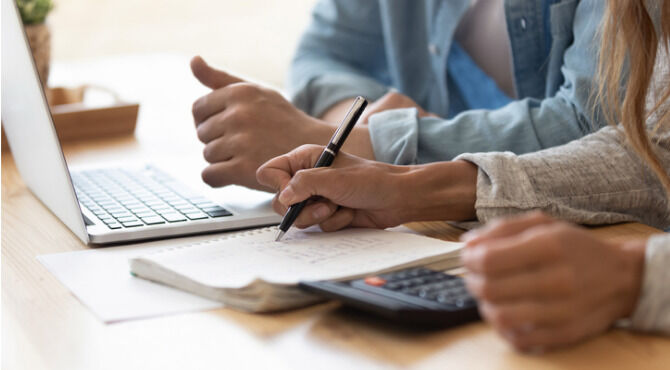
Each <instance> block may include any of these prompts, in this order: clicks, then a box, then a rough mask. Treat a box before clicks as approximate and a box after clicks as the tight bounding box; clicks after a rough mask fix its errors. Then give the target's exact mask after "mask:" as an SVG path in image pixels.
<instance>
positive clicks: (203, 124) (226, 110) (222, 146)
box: [191, 57, 372, 190]
mask: <svg viewBox="0 0 670 370" xmlns="http://www.w3.org/2000/svg"><path fill="white" fill-rule="evenodd" d="M191 70H192V71H193V74H194V75H195V77H196V78H197V79H198V80H199V81H200V82H201V83H202V84H204V85H205V86H207V87H209V88H211V89H212V90H213V91H212V92H211V93H209V94H207V95H205V96H203V97H201V98H199V99H198V100H196V101H195V102H194V103H193V118H194V120H195V125H196V128H197V134H198V138H199V139H200V141H202V142H203V143H204V144H205V148H204V150H203V155H204V157H205V160H207V162H209V163H210V165H209V166H208V167H207V168H205V170H204V171H203V172H202V178H203V180H204V181H205V182H206V183H207V184H209V185H210V186H213V187H219V186H225V185H229V184H238V185H244V186H247V187H250V188H255V189H261V190H270V189H269V188H267V187H263V186H261V185H260V184H259V183H258V182H257V181H256V170H257V169H258V167H259V166H260V165H261V164H263V163H264V162H265V161H267V160H269V159H270V158H273V157H276V156H278V155H281V154H284V153H287V152H289V151H291V150H292V149H294V148H296V147H297V146H299V145H302V144H306V143H318V144H326V143H327V142H328V139H329V138H330V137H331V135H332V134H333V128H332V126H330V125H328V124H326V123H324V122H323V121H320V120H318V119H316V118H313V117H310V116H308V115H307V114H305V113H304V112H302V111H300V110H299V109H297V108H295V107H294V106H293V105H292V104H291V103H289V102H288V101H287V100H286V99H284V98H283V97H282V96H281V95H280V94H279V93H277V92H276V91H273V90H270V89H266V88H262V87H260V86H258V85H255V84H251V83H248V82H245V81H243V80H241V79H239V78H237V77H235V76H232V75H230V74H228V73H226V72H223V71H220V70H216V69H214V68H211V67H210V66H208V65H207V64H206V63H205V61H204V60H202V58H200V57H195V58H193V60H191ZM352 135H353V136H354V137H356V138H354V140H353V141H354V142H356V143H357V145H358V146H359V147H360V149H361V150H362V151H365V150H367V152H366V153H371V152H372V146H371V144H370V140H369V136H365V135H367V130H365V132H361V130H358V131H356V132H352ZM366 139H367V142H366ZM365 144H367V145H368V147H366V146H365Z"/></svg>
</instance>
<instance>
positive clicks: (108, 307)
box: [37, 235, 223, 323]
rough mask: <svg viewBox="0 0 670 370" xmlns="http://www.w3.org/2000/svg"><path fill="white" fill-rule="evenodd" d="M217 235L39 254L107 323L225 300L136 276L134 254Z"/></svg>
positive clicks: (202, 307) (209, 305) (208, 306)
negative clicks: (130, 264) (130, 263)
mask: <svg viewBox="0 0 670 370" xmlns="http://www.w3.org/2000/svg"><path fill="white" fill-rule="evenodd" d="M214 237H215V236H212V235H209V236H205V237H203V236H201V237H198V238H180V239H172V240H163V241H157V242H151V243H144V244H135V245H128V246H122V247H104V248H97V249H90V250H85V251H77V252H66V253H55V254H46V255H41V256H38V257H37V259H38V260H39V261H40V262H41V263H42V264H43V265H44V266H45V267H46V268H47V269H48V270H49V271H50V272H51V273H52V274H54V275H55V276H56V278H57V279H58V280H59V281H60V282H61V283H62V284H63V285H65V286H66V287H67V288H68V289H69V290H70V291H71V292H72V294H74V295H75V296H76V297H77V298H78V299H79V300H80V301H81V302H82V303H83V304H84V305H85V306H86V307H88V308H89V309H90V310H91V311H93V314H94V315H95V316H97V317H98V318H99V319H100V320H102V321H103V322H105V323H112V322H118V321H125V320H132V319H140V318H148V317H154V316H163V315H169V314H176V313H183V312H193V311H202V310H209V309H214V308H219V307H223V304H222V303H221V302H216V301H212V300H209V299H205V298H202V297H199V296H196V295H193V294H190V293H186V292H183V291H180V290H177V289H173V288H170V287H167V286H164V285H160V284H156V283H152V282H150V281H147V280H144V279H140V278H137V277H134V276H132V275H131V274H130V269H129V267H128V259H129V258H133V257H137V256H141V255H144V254H147V253H151V252H153V251H156V250H159V249H163V248H166V247H168V246H171V245H172V246H174V245H183V244H189V243H192V242H198V241H204V240H208V239H212V238H214Z"/></svg>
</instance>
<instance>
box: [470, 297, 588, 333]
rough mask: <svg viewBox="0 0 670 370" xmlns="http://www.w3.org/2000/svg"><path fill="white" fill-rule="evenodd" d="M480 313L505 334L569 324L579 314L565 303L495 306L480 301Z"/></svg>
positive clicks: (526, 302)
mask: <svg viewBox="0 0 670 370" xmlns="http://www.w3.org/2000/svg"><path fill="white" fill-rule="evenodd" d="M478 306H479V312H480V313H481V314H482V317H484V319H486V321H487V322H489V323H490V324H491V325H493V326H494V327H495V328H496V330H498V331H500V332H501V333H503V334H507V333H510V332H512V333H519V332H527V331H530V330H534V329H536V328H539V327H547V326H556V325H559V324H561V323H565V322H568V321H569V320H571V319H572V317H574V315H576V314H578V313H575V312H573V310H571V309H570V307H568V305H567V304H566V303H564V302H563V301H560V300H557V301H548V302H544V301H520V302H510V303H502V304H494V303H490V302H488V301H478Z"/></svg>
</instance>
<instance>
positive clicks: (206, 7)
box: [47, 0, 316, 87]
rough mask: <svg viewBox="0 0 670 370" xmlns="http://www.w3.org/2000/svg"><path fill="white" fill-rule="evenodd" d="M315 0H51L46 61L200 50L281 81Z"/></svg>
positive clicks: (232, 65) (256, 77)
mask: <svg viewBox="0 0 670 370" xmlns="http://www.w3.org/2000/svg"><path fill="white" fill-rule="evenodd" d="M315 2H316V0H290V1H286V0H188V1H183V0H54V8H53V10H52V11H51V13H50V14H49V16H48V17H47V24H48V25H49V26H50V28H51V34H52V36H51V37H52V51H51V53H52V60H53V61H57V62H68V61H77V60H82V59H89V58H99V57H110V56H117V55H124V54H151V53H170V54H180V55H188V56H191V55H196V54H200V55H202V56H203V57H204V58H205V59H206V60H207V61H209V62H210V63H212V64H214V65H216V66H219V67H224V68H227V69H229V70H231V71H237V72H238V73H241V74H243V75H245V76H249V77H251V78H253V79H254V80H259V81H263V82H264V83H267V84H270V85H274V86H276V87H280V86H283V81H284V79H285V77H286V73H287V71H288V66H289V63H290V59H291V56H292V54H293V51H294V49H295V46H296V43H297V41H298V38H299V36H300V33H301V32H302V30H303V29H304V28H305V27H306V25H307V23H308V21H309V17H310V11H311V8H312V7H313V5H314V3H315Z"/></svg>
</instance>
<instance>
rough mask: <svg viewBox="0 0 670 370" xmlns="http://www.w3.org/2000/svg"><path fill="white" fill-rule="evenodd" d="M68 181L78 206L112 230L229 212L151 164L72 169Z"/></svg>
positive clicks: (207, 216) (202, 217) (196, 218)
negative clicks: (137, 167) (134, 168)
mask: <svg viewBox="0 0 670 370" xmlns="http://www.w3.org/2000/svg"><path fill="white" fill-rule="evenodd" d="M72 181H73V183H74V187H75V191H76V193H77V198H78V199H79V202H80V203H81V204H82V206H84V207H86V208H88V209H89V210H90V211H91V212H92V213H93V214H95V215H96V216H97V217H98V218H99V219H100V220H102V222H104V223H105V225H107V227H108V228H110V229H113V230H114V229H122V228H136V227H146V226H150V225H160V224H169V223H177V222H189V221H196V220H205V219H209V218H218V217H226V216H231V215H232V214H231V213H230V212H229V211H228V210H226V209H225V208H223V207H221V206H219V205H217V204H216V203H214V202H212V201H210V200H209V199H207V198H205V197H203V196H201V195H198V194H196V193H194V192H192V191H191V190H189V189H188V188H186V187H185V186H184V185H183V184H182V183H180V182H178V181H177V180H175V179H174V178H172V177H171V176H169V175H168V174H166V173H164V172H162V171H160V170H158V169H156V168H154V167H146V168H144V169H143V170H140V171H131V170H126V169H116V168H113V169H96V170H90V171H81V172H74V173H72Z"/></svg>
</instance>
